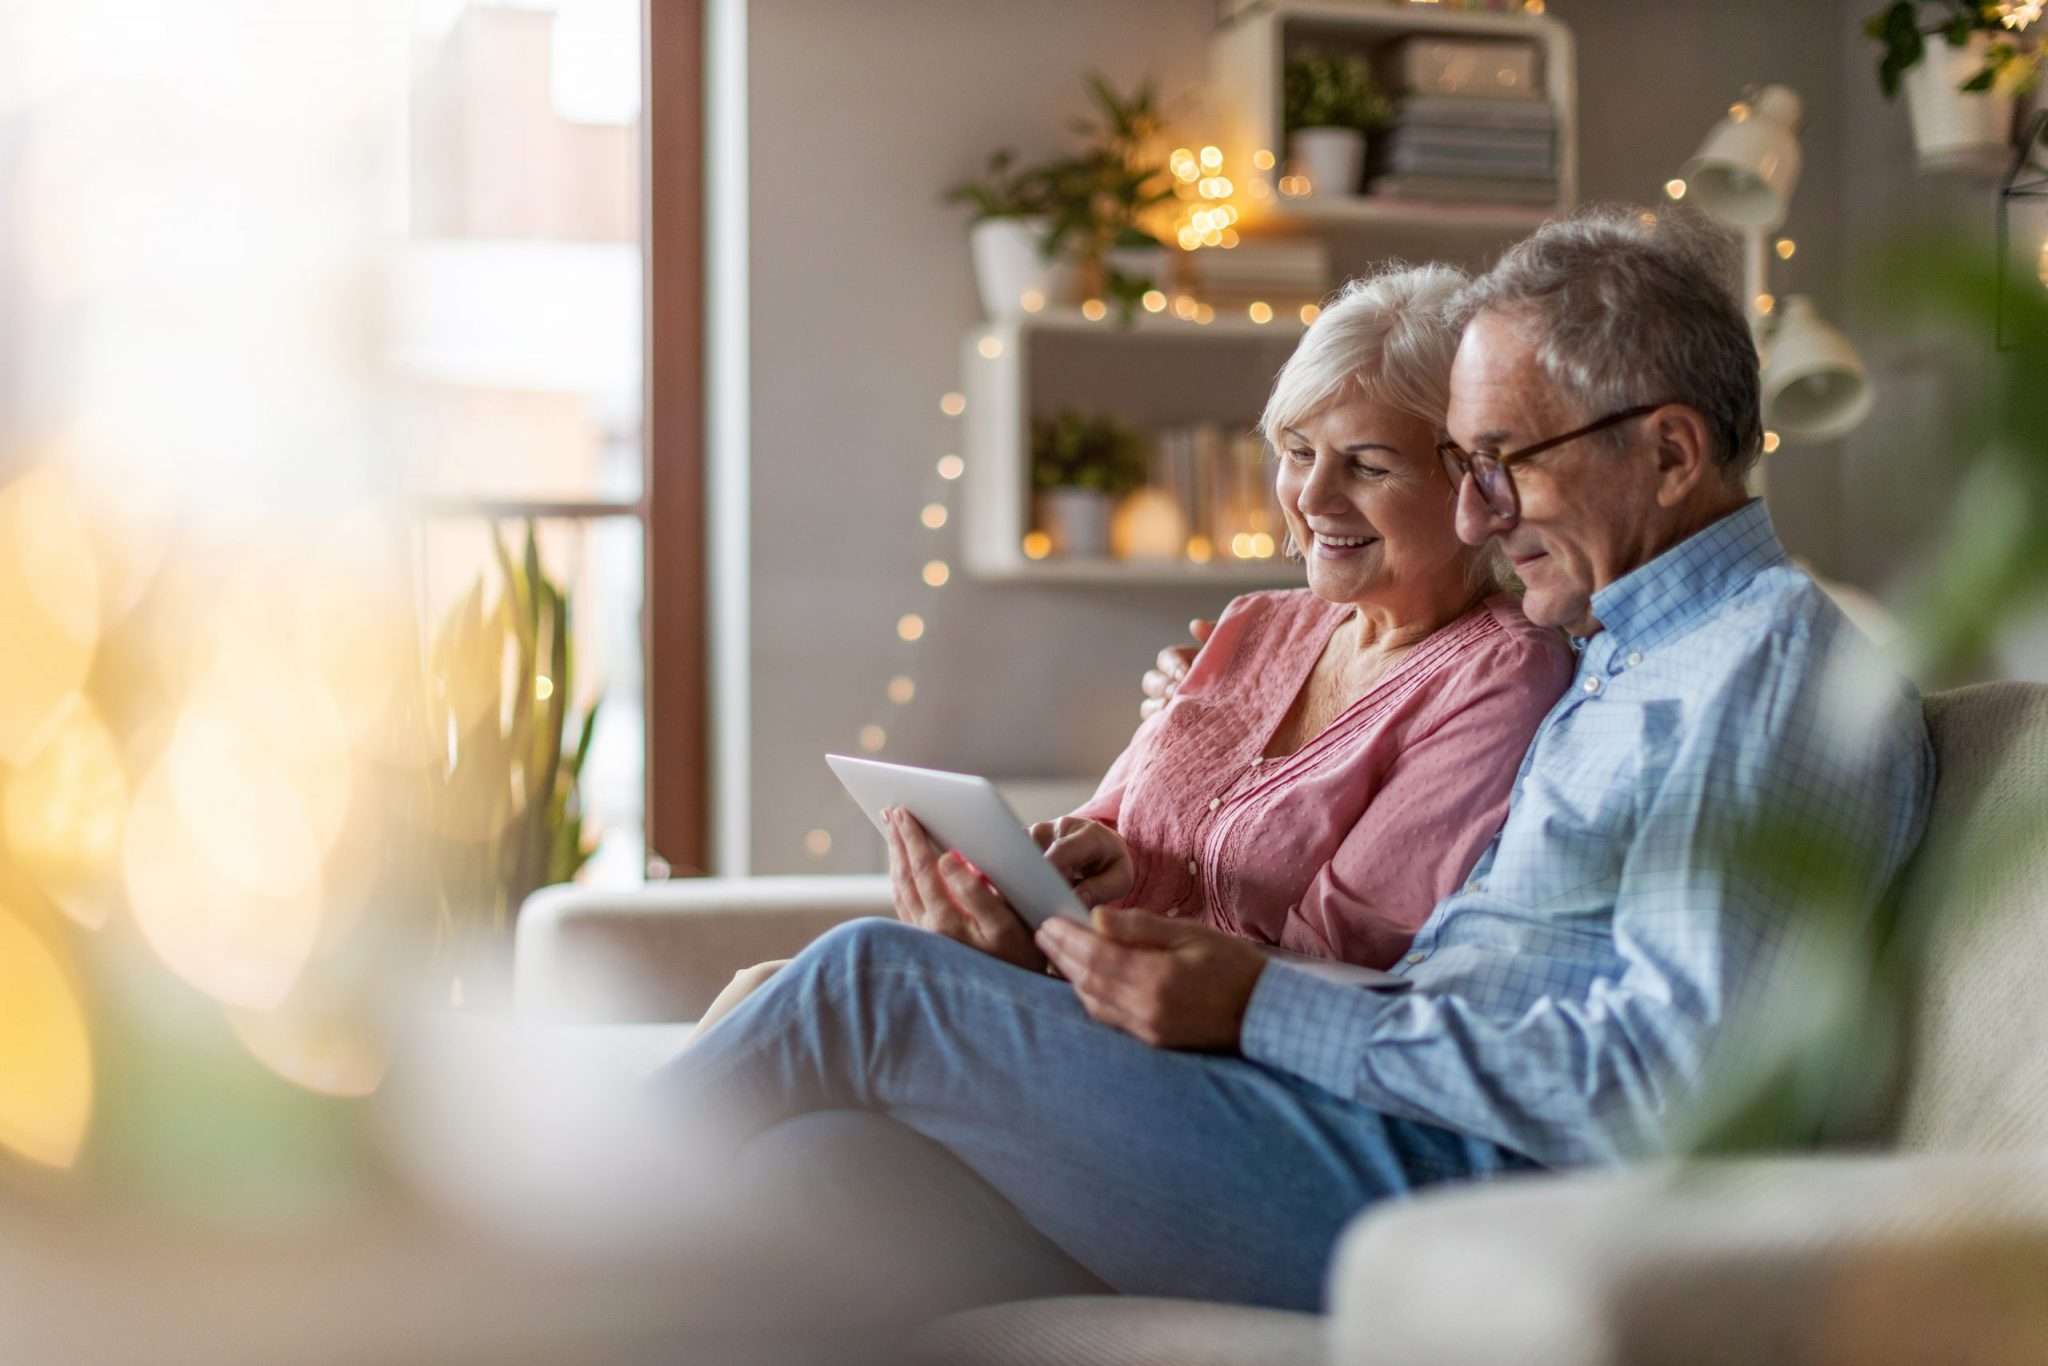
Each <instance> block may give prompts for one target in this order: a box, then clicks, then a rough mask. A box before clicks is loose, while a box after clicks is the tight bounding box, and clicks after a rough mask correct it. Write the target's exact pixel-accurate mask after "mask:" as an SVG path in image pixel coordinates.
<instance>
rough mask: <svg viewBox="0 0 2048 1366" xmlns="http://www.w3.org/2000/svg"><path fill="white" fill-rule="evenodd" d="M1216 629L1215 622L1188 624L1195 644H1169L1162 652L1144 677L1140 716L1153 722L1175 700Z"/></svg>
mask: <svg viewBox="0 0 2048 1366" xmlns="http://www.w3.org/2000/svg"><path fill="white" fill-rule="evenodd" d="M1215 629H1216V623H1215V622H1213V621H1206V620H1204V619H1203V618H1201V617H1196V618H1195V619H1194V620H1193V621H1191V622H1189V623H1188V634H1189V635H1191V636H1193V637H1194V638H1195V643H1194V644H1192V645H1169V646H1167V647H1166V648H1165V649H1164V650H1161V651H1160V652H1159V658H1158V659H1156V660H1154V661H1153V667H1151V668H1149V669H1147V670H1146V671H1145V677H1144V678H1143V679H1142V680H1140V682H1139V684H1138V687H1139V689H1140V690H1141V691H1142V692H1143V693H1144V694H1145V700H1144V701H1143V702H1140V703H1139V704H1138V715H1139V717H1140V718H1141V719H1143V720H1147V721H1149V720H1151V719H1152V717H1153V716H1154V715H1156V714H1157V713H1158V712H1160V711H1162V710H1164V709H1165V707H1166V704H1167V703H1168V702H1171V701H1172V700H1173V694H1174V692H1175V691H1176V690H1177V689H1178V688H1179V687H1180V681H1181V680H1182V679H1183V678H1186V677H1187V676H1188V669H1189V668H1190V667H1191V666H1192V665H1193V664H1194V662H1195V656H1196V655H1197V654H1199V653H1201V649H1202V646H1204V645H1205V644H1207V643H1208V640H1209V635H1210V633H1211V632H1212V631H1214V630H1215Z"/></svg>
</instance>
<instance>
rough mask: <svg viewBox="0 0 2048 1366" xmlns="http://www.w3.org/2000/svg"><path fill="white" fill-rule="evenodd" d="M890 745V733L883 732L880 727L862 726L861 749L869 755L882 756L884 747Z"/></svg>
mask: <svg viewBox="0 0 2048 1366" xmlns="http://www.w3.org/2000/svg"><path fill="white" fill-rule="evenodd" d="M888 743H889V732H887V731H885V730H883V729H882V728H881V727H880V726H862V727H861V728H860V747H861V749H863V750H864V751H866V752H867V753H869V754H880V753H881V752H882V746H884V745H886V744H888Z"/></svg>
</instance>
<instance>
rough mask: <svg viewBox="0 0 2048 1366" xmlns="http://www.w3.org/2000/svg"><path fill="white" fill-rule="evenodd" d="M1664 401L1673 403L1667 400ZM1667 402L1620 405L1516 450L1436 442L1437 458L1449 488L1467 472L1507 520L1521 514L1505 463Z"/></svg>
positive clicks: (1458, 483) (1460, 483)
mask: <svg viewBox="0 0 2048 1366" xmlns="http://www.w3.org/2000/svg"><path fill="white" fill-rule="evenodd" d="M1668 402H1676V400H1669V401H1668ZM1666 406H1667V403H1644V404H1639V405H1637V406H1636V407H1634V408H1623V409H1622V410H1621V411H1620V412H1618V413H1609V414H1608V415H1607V416H1606V417H1603V418H1601V419H1600V420H1599V421H1598V422H1589V423H1587V424H1586V425H1585V426H1583V427H1580V428H1578V429H1577V430H1576V431H1569V432H1566V433H1565V434H1564V435H1563V436H1553V437H1551V438H1550V439H1549V440H1547V441H1538V442H1537V443H1536V444H1535V445H1533V446H1524V447H1522V449H1520V450H1518V451H1508V452H1506V453H1502V452H1499V451H1468V450H1466V449H1465V448H1464V447H1463V446H1460V445H1459V444H1458V443H1457V442H1455V441H1439V442H1438V443H1437V447H1436V454H1437V459H1439V460H1441V461H1443V462H1444V474H1445V476H1446V477H1448V478H1449V479H1450V481H1451V488H1452V489H1453V490H1456V489H1458V488H1461V487H1463V485H1464V482H1465V476H1466V475H1468V474H1469V475H1471V476H1472V480H1473V482H1474V483H1476V484H1477V485H1478V486H1479V496H1480V497H1481V498H1483V499H1485V500H1486V507H1487V510H1488V511H1489V512H1491V513H1493V515H1494V516H1496V517H1503V518H1506V519H1508V520H1509V521H1513V520H1514V519H1515V518H1517V517H1519V516H1521V515H1522V496H1521V495H1520V494H1519V493H1517V492H1515V480H1514V476H1513V475H1511V474H1509V473H1508V466H1510V465H1512V464H1514V463H1515V462H1516V461H1518V460H1527V459H1528V458H1529V457H1530V456H1532V455H1541V454H1543V452H1545V451H1548V450H1554V449H1556V448H1557V447H1559V446H1562V445H1564V444H1565V442H1567V441H1577V440H1578V439H1579V438H1580V437H1582V436H1591V435H1592V434H1593V433H1595V432H1601V431H1605V430H1607V429H1608V428H1609V427H1612V426H1614V425H1615V424H1616V423H1620V422H1626V421H1628V420H1629V419H1630V418H1633V417H1643V416H1645V415H1647V414H1649V413H1654V412H1656V411H1657V410H1658V409H1659V408H1662V407H1666Z"/></svg>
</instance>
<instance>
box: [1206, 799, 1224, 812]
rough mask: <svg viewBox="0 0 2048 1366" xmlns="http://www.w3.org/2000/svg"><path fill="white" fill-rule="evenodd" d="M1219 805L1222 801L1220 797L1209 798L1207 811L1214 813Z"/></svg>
mask: <svg viewBox="0 0 2048 1366" xmlns="http://www.w3.org/2000/svg"><path fill="white" fill-rule="evenodd" d="M1221 805H1223V799H1222V798H1221V797H1211V798H1210V799H1209V809H1210V810H1211V811H1214V810H1215V809H1216V808H1217V807H1219V806H1221Z"/></svg>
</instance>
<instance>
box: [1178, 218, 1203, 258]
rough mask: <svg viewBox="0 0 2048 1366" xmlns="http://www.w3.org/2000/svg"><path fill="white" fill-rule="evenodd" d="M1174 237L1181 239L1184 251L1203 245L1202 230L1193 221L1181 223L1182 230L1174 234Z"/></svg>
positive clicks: (1181, 247) (1181, 246)
mask: <svg viewBox="0 0 2048 1366" xmlns="http://www.w3.org/2000/svg"><path fill="white" fill-rule="evenodd" d="M1174 237H1175V238H1176V239H1178V240H1179V242H1180V249H1181V250H1182V251H1194V250H1195V249H1196V248H1198V247H1200V246H1201V245H1202V233H1201V230H1200V229H1199V228H1197V227H1195V226H1194V225H1193V224H1192V223H1183V224H1181V226H1180V230H1179V231H1178V232H1176V233H1175V234H1174Z"/></svg>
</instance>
